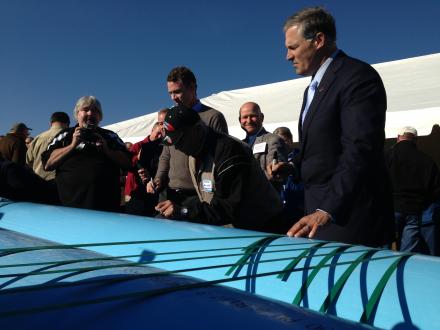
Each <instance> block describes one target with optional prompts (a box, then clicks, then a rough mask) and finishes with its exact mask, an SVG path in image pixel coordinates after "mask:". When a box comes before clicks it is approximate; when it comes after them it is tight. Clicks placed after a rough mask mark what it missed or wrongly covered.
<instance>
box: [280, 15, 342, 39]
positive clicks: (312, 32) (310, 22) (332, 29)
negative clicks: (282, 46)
mask: <svg viewBox="0 0 440 330" xmlns="http://www.w3.org/2000/svg"><path fill="white" fill-rule="evenodd" d="M292 26H298V30H299V31H300V33H301V35H302V36H303V37H304V39H313V38H314V37H315V36H316V34H317V33H318V32H322V33H324V35H325V36H326V38H327V39H328V41H329V42H330V43H334V42H336V24H335V19H334V18H333V16H332V15H331V14H330V13H329V12H328V11H327V10H325V9H324V8H322V7H311V8H305V9H302V10H300V11H299V12H297V13H295V14H293V15H292V16H290V17H289V18H288V19H287V20H286V22H285V23H284V28H283V31H284V32H286V31H287V30H288V29H290V28H291V27H292Z"/></svg>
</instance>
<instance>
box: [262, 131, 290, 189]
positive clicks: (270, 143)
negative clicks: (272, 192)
mask: <svg viewBox="0 0 440 330" xmlns="http://www.w3.org/2000/svg"><path fill="white" fill-rule="evenodd" d="M286 162H287V149H286V145H285V144H284V141H283V140H282V139H281V138H280V137H278V136H275V135H274V136H270V137H269V139H268V140H267V154H266V170H265V172H266V176H267V178H268V179H269V180H270V181H272V180H276V181H280V180H281V181H282V180H283V177H282V176H280V175H277V173H276V171H275V172H274V173H273V170H274V169H276V167H275V165H276V164H277V163H286Z"/></svg>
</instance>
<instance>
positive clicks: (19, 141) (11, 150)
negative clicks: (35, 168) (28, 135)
mask: <svg viewBox="0 0 440 330" xmlns="http://www.w3.org/2000/svg"><path fill="white" fill-rule="evenodd" d="M26 151H27V148H26V143H25V141H24V139H23V138H21V137H19V136H17V135H15V134H14V133H8V134H6V136H4V137H3V138H2V139H1V140H0V159H4V160H10V161H11V162H14V163H17V164H20V165H23V166H24V165H26Z"/></svg>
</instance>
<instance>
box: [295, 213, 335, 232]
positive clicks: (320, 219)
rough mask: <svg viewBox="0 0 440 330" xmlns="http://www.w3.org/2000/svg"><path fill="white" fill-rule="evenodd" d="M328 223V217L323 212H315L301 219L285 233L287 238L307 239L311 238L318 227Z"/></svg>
mask: <svg viewBox="0 0 440 330" xmlns="http://www.w3.org/2000/svg"><path fill="white" fill-rule="evenodd" d="M329 222H330V215H329V214H328V213H326V212H323V211H319V210H317V211H315V212H313V213H311V214H309V215H306V216H305V217H302V218H301V219H300V220H299V221H298V222H297V223H295V224H294V225H293V226H292V228H290V229H289V231H288V232H287V236H289V237H293V236H295V237H308V238H313V237H314V236H315V234H316V232H317V231H318V230H319V228H320V227H323V226H325V225H326V224H327V223H329Z"/></svg>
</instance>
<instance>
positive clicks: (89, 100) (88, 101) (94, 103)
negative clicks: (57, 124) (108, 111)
mask: <svg viewBox="0 0 440 330" xmlns="http://www.w3.org/2000/svg"><path fill="white" fill-rule="evenodd" d="M84 106H87V107H94V108H96V109H97V110H98V113H99V117H100V120H102V117H103V115H102V108H101V103H100V102H99V101H98V99H97V98H96V97H95V96H91V95H89V96H83V97H81V98H80V99H79V100H78V101H77V102H76V105H75V109H73V117H75V119H76V120H78V111H79V109H80V108H82V107H84Z"/></svg>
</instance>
